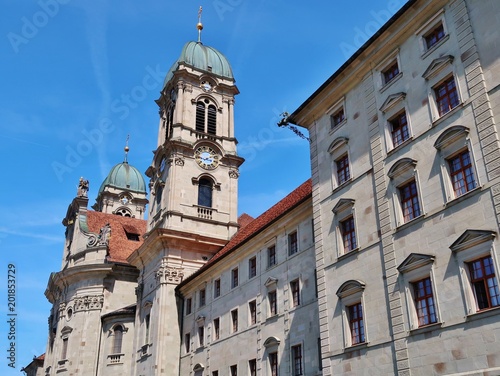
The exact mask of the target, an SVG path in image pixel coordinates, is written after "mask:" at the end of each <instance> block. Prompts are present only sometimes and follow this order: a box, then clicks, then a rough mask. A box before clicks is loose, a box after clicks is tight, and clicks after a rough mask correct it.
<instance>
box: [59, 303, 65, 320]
mask: <svg viewBox="0 0 500 376" xmlns="http://www.w3.org/2000/svg"><path fill="white" fill-rule="evenodd" d="M65 311H66V303H64V302H61V303H59V317H62V316H64V312H65Z"/></svg>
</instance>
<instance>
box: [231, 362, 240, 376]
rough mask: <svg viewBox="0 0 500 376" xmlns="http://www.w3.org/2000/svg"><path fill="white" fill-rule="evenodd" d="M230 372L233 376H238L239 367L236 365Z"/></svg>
mask: <svg viewBox="0 0 500 376" xmlns="http://www.w3.org/2000/svg"><path fill="white" fill-rule="evenodd" d="M229 370H230V372H231V376H238V366H237V365H236V364H235V365H232V366H231V367H229Z"/></svg>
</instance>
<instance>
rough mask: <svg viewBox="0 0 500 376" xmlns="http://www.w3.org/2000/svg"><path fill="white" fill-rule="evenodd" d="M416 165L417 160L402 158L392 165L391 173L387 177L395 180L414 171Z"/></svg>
mask: <svg viewBox="0 0 500 376" xmlns="http://www.w3.org/2000/svg"><path fill="white" fill-rule="evenodd" d="M416 165H417V161H416V160H414V159H411V158H402V159H400V160H398V161H397V162H396V163H394V164H393V165H392V167H391V168H390V169H389V172H388V173H387V176H389V178H391V179H393V178H395V177H396V176H399V175H401V174H403V173H405V172H406V171H408V170H410V169H412V170H414V169H415V166H416Z"/></svg>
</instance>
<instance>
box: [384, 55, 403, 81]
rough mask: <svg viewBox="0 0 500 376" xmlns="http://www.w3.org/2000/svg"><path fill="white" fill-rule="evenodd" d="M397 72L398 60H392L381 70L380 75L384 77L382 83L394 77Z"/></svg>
mask: <svg viewBox="0 0 500 376" xmlns="http://www.w3.org/2000/svg"><path fill="white" fill-rule="evenodd" d="M398 74H399V66H398V61H397V60H396V61H394V62H393V63H392V64H391V65H390V66H388V67H387V68H386V69H384V70H383V71H382V76H383V78H384V85H385V84H388V83H389V82H390V81H392V79H393V78H394V77H396V76H397V75H398Z"/></svg>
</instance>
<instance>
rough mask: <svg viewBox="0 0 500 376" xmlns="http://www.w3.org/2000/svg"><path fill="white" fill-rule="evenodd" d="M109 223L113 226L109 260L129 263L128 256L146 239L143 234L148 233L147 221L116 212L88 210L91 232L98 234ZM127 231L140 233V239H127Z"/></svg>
mask: <svg viewBox="0 0 500 376" xmlns="http://www.w3.org/2000/svg"><path fill="white" fill-rule="evenodd" d="M107 223H109V225H110V226H111V236H110V238H109V256H108V260H109V261H113V262H121V263H127V257H128V256H130V254H131V253H132V252H134V251H135V250H136V249H137V248H139V247H140V246H141V244H142V243H143V241H144V240H143V238H142V235H144V234H145V233H146V221H145V220H144V219H136V218H129V217H122V216H120V215H115V214H107V213H101V212H95V211H88V212H87V225H88V227H89V230H90V231H91V232H94V233H96V234H98V233H99V231H100V229H101V228H102V227H104V226H105V225H106V224H107ZM127 232H128V233H129V234H136V235H139V241H135V240H129V239H127Z"/></svg>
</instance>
